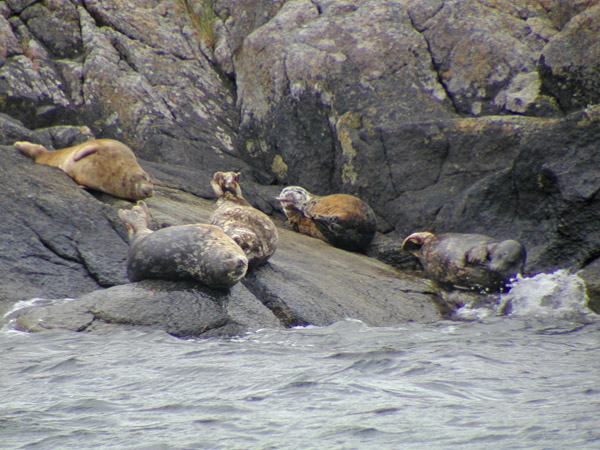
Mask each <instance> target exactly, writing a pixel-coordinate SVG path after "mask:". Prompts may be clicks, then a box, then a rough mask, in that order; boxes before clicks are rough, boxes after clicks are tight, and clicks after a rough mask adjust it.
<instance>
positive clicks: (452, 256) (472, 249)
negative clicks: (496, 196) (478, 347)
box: [402, 232, 526, 291]
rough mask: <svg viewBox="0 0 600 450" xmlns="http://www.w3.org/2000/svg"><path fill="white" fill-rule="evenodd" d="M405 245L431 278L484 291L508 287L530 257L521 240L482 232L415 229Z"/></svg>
mask: <svg viewBox="0 0 600 450" xmlns="http://www.w3.org/2000/svg"><path fill="white" fill-rule="evenodd" d="M402 248H403V249H404V250H406V251H408V252H410V253H412V254H413V255H415V256H416V257H417V258H418V259H419V261H420V262H421V265H422V266H423V270H424V271H425V276H426V277H427V278H430V279H432V280H434V281H436V282H438V283H439V284H441V285H445V286H447V287H456V288H467V289H476V290H484V291H503V290H505V289H506V284H507V283H508V281H509V280H510V279H511V278H513V277H515V276H516V275H517V274H521V273H522V272H523V269H524V267H525V259H526V252H525V248H524V247H523V245H521V244H520V243H519V242H517V241H514V240H506V241H498V240H495V239H493V238H491V237H488V236H483V235H481V234H461V233H445V234H440V235H434V234H433V233H429V232H419V233H413V234H411V235H410V236H408V237H407V238H406V239H405V240H404V242H403V243H402Z"/></svg>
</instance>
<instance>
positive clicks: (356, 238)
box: [276, 186, 377, 251]
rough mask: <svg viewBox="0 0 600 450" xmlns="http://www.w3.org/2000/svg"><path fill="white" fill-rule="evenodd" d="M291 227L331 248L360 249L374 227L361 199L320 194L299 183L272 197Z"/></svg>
mask: <svg viewBox="0 0 600 450" xmlns="http://www.w3.org/2000/svg"><path fill="white" fill-rule="evenodd" d="M276 200H278V201H279V202H281V206H282V208H283V212H284V213H285V215H286V217H287V219H288V222H289V223H290V225H291V226H292V228H293V229H294V230H296V231H298V232H300V233H303V234H307V235H309V236H312V237H316V238H317V239H321V240H323V241H325V242H327V243H329V244H330V245H333V246H334V247H338V248H342V249H344V250H350V251H363V250H364V249H365V248H366V247H367V246H368V245H369V244H370V243H371V241H372V240H373V236H375V231H376V229H377V221H376V219H375V214H374V213H373V210H372V209H371V207H370V206H369V205H367V204H366V203H365V202H364V201H362V200H361V199H359V198H358V197H355V196H353V195H349V194H331V195H326V196H324V197H320V196H318V195H314V194H311V193H310V192H308V191H307V190H306V189H304V188H302V187H300V186H288V187H286V188H284V189H283V190H282V191H281V193H280V194H279V196H278V197H277V198H276Z"/></svg>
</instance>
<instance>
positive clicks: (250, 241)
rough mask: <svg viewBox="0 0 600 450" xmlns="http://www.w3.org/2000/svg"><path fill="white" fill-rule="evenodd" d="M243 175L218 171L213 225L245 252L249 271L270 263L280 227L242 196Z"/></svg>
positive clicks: (213, 181) (212, 181) (215, 179)
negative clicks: (241, 182)
mask: <svg viewBox="0 0 600 450" xmlns="http://www.w3.org/2000/svg"><path fill="white" fill-rule="evenodd" d="M240 176H241V173H239V172H216V173H215V174H214V175H213V179H212V180H211V182H210V185H211V186H212V188H213V191H214V192H215V195H216V196H217V197H218V200H217V209H216V210H215V211H214V212H213V213H212V215H211V216H210V219H209V222H210V223H211V224H212V225H217V226H218V227H221V228H222V229H223V231H224V232H225V234H227V235H228V236H230V237H231V238H232V239H233V240H234V241H235V242H237V244H238V245H239V246H240V247H241V248H242V250H244V252H245V253H246V256H247V257H248V265H249V268H251V269H253V268H255V267H258V266H260V265H261V264H264V263H265V262H267V260H268V259H269V258H270V257H271V256H272V255H273V253H275V250H276V249H277V241H278V239H279V238H278V235H277V228H276V227H275V224H274V223H273V221H272V220H271V218H270V217H269V216H267V215H266V214H265V213H263V212H262V211H259V210H258V209H256V208H254V207H253V206H252V205H250V203H248V201H247V200H246V199H245V198H244V197H243V195H242V188H241V187H240V184H239V179H240Z"/></svg>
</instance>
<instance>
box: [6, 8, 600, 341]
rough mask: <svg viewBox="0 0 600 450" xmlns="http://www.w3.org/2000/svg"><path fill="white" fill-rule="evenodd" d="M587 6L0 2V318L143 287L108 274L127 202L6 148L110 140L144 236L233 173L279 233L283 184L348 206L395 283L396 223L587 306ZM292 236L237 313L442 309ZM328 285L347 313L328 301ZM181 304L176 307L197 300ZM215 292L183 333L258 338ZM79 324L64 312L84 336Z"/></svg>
mask: <svg viewBox="0 0 600 450" xmlns="http://www.w3.org/2000/svg"><path fill="white" fill-rule="evenodd" d="M211 5H212V6H213V7H214V8H212V9H211V8H210V6H211ZM598 8H600V1H599V0H576V1H572V2H564V1H562V0H537V1H536V0H531V1H527V2H523V1H519V0H501V1H497V0H461V1H459V0H430V1H427V2H422V1H417V0H397V1H386V2H381V1H376V0H343V1H340V0H336V1H333V0H287V1H285V0H281V1H266V0H250V1H241V0H215V1H213V2H210V1H208V0H206V1H202V2H190V1H175V0H168V1H164V2H151V1H147V0H136V1H134V2H123V1H111V2H107V1H103V0H86V1H81V0H55V1H52V2H33V1H20V0H10V1H6V2H0V37H1V39H0V146H1V147H0V151H1V152H2V156H3V158H2V159H1V160H0V183H1V184H0V186H1V188H0V207H1V208H2V211H3V220H2V221H1V222H0V231H1V232H2V235H3V236H4V239H3V240H2V241H1V242H2V243H1V244H0V245H1V249H2V252H0V277H1V279H2V283H1V284H0V310H4V311H6V310H8V309H9V308H10V306H11V305H12V304H13V303H14V302H15V301H17V300H21V299H29V298H33V297H42V298H65V297H69V298H76V299H77V300H76V301H75V303H73V302H71V303H73V304H76V305H83V304H87V303H86V302H87V299H84V301H80V300H81V299H82V298H84V297H85V295H86V294H89V293H94V295H96V294H95V293H97V292H105V291H111V289H116V288H118V289H119V291H111V292H115V296H116V295H117V293H118V295H119V296H121V295H124V296H126V294H123V293H124V292H131V295H132V297H131V298H140V297H139V292H140V289H142V290H143V288H139V287H137V286H130V285H129V284H128V283H127V280H126V279H125V272H124V262H125V257H126V250H127V245H126V240H125V230H124V228H123V227H122V224H120V223H119V221H118V219H117V217H116V211H117V210H118V208H119V207H123V206H124V205H127V206H129V205H130V203H128V202H125V201H122V200H118V199H114V198H112V197H110V196H107V195H102V194H98V193H91V192H88V191H85V190H83V189H81V188H77V187H76V186H75V185H74V183H73V181H72V180H71V179H69V178H68V177H67V176H66V175H65V174H64V173H62V172H60V171H59V170H57V169H53V168H50V167H44V166H39V165H35V164H33V162H32V161H31V160H29V159H27V158H26V157H24V156H23V155H20V154H18V152H16V151H15V150H14V149H13V148H12V147H11V145H12V143H13V142H14V141H16V140H30V141H34V142H38V143H41V144H44V145H46V146H49V147H52V148H61V147H65V146H68V145H72V144H75V143H78V142H82V141H84V140H86V139H88V138H90V137H99V138H100V137H109V138H114V139H119V140H121V141H123V142H124V143H126V144H127V145H129V146H130V147H131V148H132V149H133V150H134V152H135V153H136V154H137V155H138V157H139V158H140V159H141V164H142V166H143V167H144V169H145V170H147V171H148V172H149V173H150V175H151V176H152V177H153V178H154V179H155V180H157V185H158V190H157V195H156V196H155V197H154V198H153V199H151V201H150V202H149V205H150V207H151V209H152V212H153V219H154V222H155V223H154V226H155V227H161V226H166V225H175V224H183V223H191V222H193V221H200V220H205V218H206V217H207V216H208V214H209V213H210V211H211V210H212V197H213V194H212V192H211V190H210V187H209V185H208V181H209V180H210V178H211V177H212V174H213V172H214V171H217V170H223V171H230V170H235V171H242V172H243V174H244V175H243V184H244V193H245V196H246V197H247V198H248V199H250V201H251V202H252V203H253V205H254V206H256V207H258V208H259V209H261V210H263V211H264V212H266V213H267V214H271V215H274V217H275V218H276V219H277V220H279V219H280V217H281V216H280V215H279V213H278V212H277V208H278V205H277V204H276V202H274V201H273V197H274V196H275V195H276V194H277V192H278V191H279V190H280V189H281V186H282V184H283V183H288V184H299V185H302V186H304V187H306V188H307V189H309V190H310V191H311V192H315V193H316V194H328V193H332V192H347V193H350V194H354V195H358V196H359V197H361V198H363V199H365V200H366V201H367V202H368V203H369V204H370V205H371V206H372V207H373V209H374V210H375V213H376V214H377V215H378V219H379V231H380V232H382V233H384V234H383V235H382V234H379V235H378V236H377V239H376V240H375V241H374V243H373V245H372V246H371V248H369V249H368V250H367V252H366V253H367V254H368V255H370V256H371V257H374V258H379V259H381V260H382V261H385V262H387V263H390V264H393V265H394V266H395V267H397V268H402V269H408V268H414V264H415V262H414V260H413V259H411V258H410V257H407V255H403V254H402V253H400V252H398V251H397V249H398V246H399V241H401V240H402V239H403V238H404V237H405V236H406V235H407V234H408V233H409V232H412V231H418V230H429V231H434V232H470V233H483V234H487V235H491V236H493V237H495V238H498V239H505V238H516V239H518V240H520V241H521V242H523V243H524V244H525V246H526V247H527V249H528V264H527V266H526V271H528V272H529V273H536V272H539V271H549V270H553V269H555V268H559V267H561V268H568V269H571V270H573V271H577V270H580V269H583V272H582V273H583V274H584V275H585V274H588V276H587V278H586V279H587V280H588V292H590V293H591V294H592V295H596V296H598V295H600V294H598V292H600V290H599V289H598V287H597V286H598V285H597V283H595V282H594V279H595V278H594V275H593V274H595V273H597V270H596V267H597V265H598V261H599V256H600V237H599V235H598V233H597V230H598V229H599V228H600V214H599V213H598V211H599V210H600V208H599V206H600V205H599V202H600V194H599V193H600V178H599V176H598V170H597V167H598V163H599V162H600V161H598V158H599V157H598V152H597V143H598V142H599V141H600V140H599V137H600V136H599V133H600V126H599V124H600V106H599V105H598V103H599V99H600V84H599V82H598V70H599V67H600V52H599V51H598V45H599V43H598V40H597V39H594V36H596V35H597V34H598V31H599V30H598V24H599V23H600V16H599V9H598ZM198 205H200V206H198ZM296 238H298V239H308V238H303V237H300V236H290V237H289V239H290V240H289V241H287V242H284V244H283V245H282V250H281V251H278V253H276V256H275V259H274V261H273V263H272V264H271V266H270V267H268V268H265V270H263V271H257V272H256V273H253V274H251V275H250V276H249V277H248V278H247V279H246V280H245V281H244V285H243V286H242V285H240V287H239V289H238V290H239V291H244V294H243V295H241V294H240V295H239V296H237V297H236V298H237V300H232V301H231V304H232V305H242V304H244V305H246V306H247V307H248V308H250V309H252V308H253V307H251V306H250V304H249V303H244V302H246V300H248V301H250V300H249V299H252V298H255V299H257V301H260V303H261V304H263V305H267V307H266V308H265V309H264V310H263V309H261V308H262V307H261V308H259V310H261V311H263V312H262V313H261V314H263V313H264V316H260V317H262V318H263V319H264V320H265V321H266V322H265V323H267V322H268V323H272V322H269V321H270V320H273V318H272V317H271V316H272V315H273V314H274V315H275V317H276V318H277V321H276V323H278V324H282V325H290V324H295V323H298V324H299V323H318V324H325V323H330V321H332V320H337V318H340V317H341V316H348V317H355V318H360V319H361V320H365V322H367V323H369V324H373V325H375V324H390V323H393V322H395V321H402V320H433V318H434V317H439V316H440V314H439V312H438V310H437V309H436V308H435V306H432V305H434V304H435V303H440V301H439V300H438V298H440V297H439V296H438V295H437V294H429V293H431V292H434V289H433V287H432V286H431V285H430V284H429V283H428V282H427V281H423V280H415V279H414V278H411V277H410V276H408V275H404V272H398V273H396V274H395V275H393V276H392V275H391V272H390V270H392V269H390V267H388V266H385V265H381V266H373V265H378V264H380V262H377V261H374V260H373V258H371V259H369V258H367V257H365V256H360V255H351V258H350V259H349V260H347V261H346V263H345V264H344V267H343V268H342V267H341V266H340V265H339V264H338V265H335V264H333V263H332V261H331V260H330V259H329V258H333V260H334V261H338V260H340V258H341V257H340V256H339V254H338V253H335V252H334V253H331V254H329V252H330V249H324V248H323V245H322V244H321V243H318V242H317V243H315V242H313V241H311V240H309V241H307V242H310V244H306V246H305V244H302V245H300V243H299V242H300V241H298V242H297V241H296ZM302 242H304V241H302ZM315 254H319V255H321V254H323V255H325V254H327V255H328V256H327V257H326V258H325V257H323V258H322V261H323V264H325V265H326V266H325V267H329V268H328V269H327V270H330V271H332V272H331V273H332V276H331V280H334V279H335V278H338V279H339V280H342V279H343V280H346V281H345V282H333V281H331V283H328V284H323V283H324V280H322V276H321V274H320V273H319V272H318V271H319V268H316V269H315V270H312V269H311V267H312V266H311V265H310V264H309V263H308V261H312V260H313V259H314V258H313V256H314V255H315ZM344 255H345V254H344ZM317 260H321V259H317ZM327 261H328V262H327ZM327 264H331V265H330V266H328V265H327ZM348 267H351V268H352V269H351V270H350V269H348ZM323 270H325V269H323ZM363 270H364V272H363ZM375 274H379V275H377V276H376V275H375ZM378 276H382V277H383V278H382V280H383V281H381V280H379V281H377V282H376V281H373V283H374V286H371V285H370V284H369V282H367V281H366V280H371V279H372V280H378V278H377V277H378ZM358 280H360V281H358ZM356 281H358V283H357V282H356ZM415 283H416V284H415ZM357 285H360V287H356V286H357ZM340 286H343V287H344V288H346V287H348V288H349V289H351V295H353V296H357V298H360V299H363V300H360V301H358V303H353V302H352V301H342V300H340V298H338V297H336V295H337V294H336V295H334V294H332V293H336V289H339V288H340ZM121 289H122V290H123V291H121ZM128 289H131V291H128ZM161 289H163V288H161ZM164 289H165V290H169V289H170V291H169V292H173V288H172V287H168V288H167V287H164ZM186 289H187V288H186ZM186 289H182V296H184V297H185V296H187V297H185V298H187V299H188V300H181V301H182V302H184V303H185V302H186V301H187V302H189V304H190V305H191V303H193V301H191V300H190V299H192V298H195V299H200V298H202V299H203V300H197V301H199V302H201V303H202V302H205V301H208V300H206V298H208V297H206V295H205V294H203V293H202V294H201V293H196V292H195V291H194V292H192V291H193V289H192V291H190V290H186ZM165 292H166V291H165ZM391 292H395V294H391ZM90 295H92V294H90ZM127 295H128V294H127ZM165 295H166V294H165ZM232 295H233V294H232ZM340 295H342V294H340ZM344 295H345V294H344ZM367 297H369V298H370V299H371V300H369V302H366V300H364V299H366V298H367ZM144 298H145V297H144ZM182 298H183V297H182ZM242 299H246V300H244V301H242ZM194 301H196V300H194ZM210 301H214V302H215V304H214V305H213V306H214V308H213V309H210V308H209V309H206V311H213V312H212V313H210V314H208V313H207V314H208V315H207V316H206V317H208V318H207V319H206V320H205V322H203V321H200V322H199V323H206V324H209V325H206V326H208V327H212V328H211V330H219V329H221V330H224V329H230V330H232V332H233V331H234V330H240V329H243V328H244V327H245V326H251V325H252V324H250V323H246V322H240V320H239V317H238V318H236V317H234V316H233V315H231V314H230V313H229V312H228V309H227V308H226V307H224V306H223V305H225V303H223V302H222V301H221V303H219V301H217V300H215V299H213V298H212V297H211V300H210ZM411 301H413V302H414V304H412V303H411ZM161 302H162V303H161ZM361 302H362V303H361ZM164 303H165V302H163V301H162V300H158V301H157V302H156V304H157V305H163V306H164ZM94 304H96V305H100V304H103V302H102V301H99V300H98V301H96V300H95V303H94ZM182 304H183V303H182ZM186 304H187V303H186ZM202 304H204V303H202ZM253 304H254V305H255V306H256V303H253ZM440 305H441V309H442V310H443V311H447V307H448V305H446V304H445V303H444V301H441V304H440ZM46 307H50V306H43V307H40V308H46ZM55 307H56V308H58V306H57V305H52V308H55ZM77 307H78V308H79V306H77ZM157 307H158V306H157ZM186 308H187V307H186ZM207 308H208V307H207ZM240 308H242V306H240ZM369 308H370V309H369ZM419 308H423V311H425V312H424V313H422V314H421V313H420V311H421V310H420V309H419ZM82 309H83V310H85V309H86V308H82ZM182 310H185V308H183V309H182ZM40 311H41V310H40ZM94 311H96V310H94ZM94 311H92V310H91V309H90V311H86V312H85V314H82V317H87V318H89V317H90V316H89V314H92V316H93V317H95V319H94V320H93V322H94V323H96V322H98V323H100V322H101V321H102V320H101V319H98V318H96V317H97V316H96V315H95V314H96V312H97V311H96V312H94ZM198 311H200V310H198ZM384 312H388V316H387V317H384V314H383V313H384ZM40 313H41V312H40ZM133 313H134V312H133V311H132V312H131V314H133ZM32 314H33V313H32ZM198 314H199V315H202V314H204V313H202V314H200V313H198ZM257 314H258V313H257ZM269 314H270V315H271V316H270V315H269ZM213 316H214V318H215V319H214V320H213V319H211V317H213ZM103 317H104V316H103ZM106 317H109V316H106ZM110 317H113V316H110ZM257 317H258V316H257ZM267 317H270V319H267ZM217 318H218V319H217ZM85 320H87V319H85ZM85 320H83V319H82V321H81V323H84V322H85ZM107 320H108V321H109V322H110V320H113V319H107ZM203 320H204V319H203ZM261 320H262V319H261ZM50 322H52V321H50ZM142 322H143V321H141V322H140V326H146V325H144V324H143V323H142ZM46 323H49V322H46ZM103 323H104V322H103ZM182 323H183V322H182ZM219 324H221V325H219ZM223 324H225V325H223ZM156 326H157V327H159V328H162V329H168V330H171V331H169V332H173V333H174V334H178V335H188V332H187V331H185V330H186V329H189V330H192V331H193V332H197V331H198V329H199V328H196V329H194V328H193V327H192V328H190V327H189V326H187V325H185V326H181V327H180V328H178V329H176V328H177V327H176V328H169V326H170V325H169V324H168V323H164V322H163V323H160V324H159V323H158V322H157V323H156ZM68 328H72V329H78V328H79V327H78V326H71V327H68ZM84 328H86V327H84ZM88 328H90V327H88ZM91 328H94V327H93V326H91ZM173 330H175V331H173ZM194 330H195V331H194ZM214 332H215V333H218V332H219V331H214Z"/></svg>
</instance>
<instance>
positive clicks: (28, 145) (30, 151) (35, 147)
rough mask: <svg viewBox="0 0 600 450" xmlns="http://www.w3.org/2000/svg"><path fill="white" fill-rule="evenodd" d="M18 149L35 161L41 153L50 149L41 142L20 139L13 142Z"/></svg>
mask: <svg viewBox="0 0 600 450" xmlns="http://www.w3.org/2000/svg"><path fill="white" fill-rule="evenodd" d="M13 145H14V146H15V148H16V149H17V150H19V151H20V152H21V153H23V154H24V155H27V156H29V157H30V158H31V159H33V160H34V161H35V159H37V158H38V157H39V156H40V155H42V154H44V153H47V152H48V151H49V150H48V149H47V148H46V147H44V146H43V145H40V144H34V143H33V142H27V141H18V142H15V143H14V144H13Z"/></svg>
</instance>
